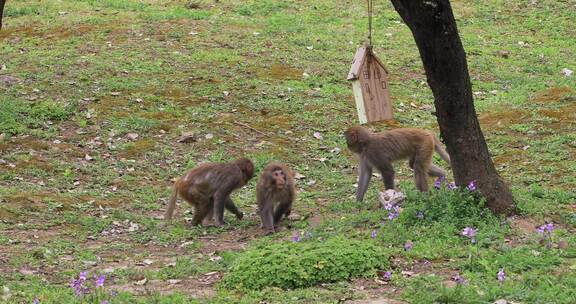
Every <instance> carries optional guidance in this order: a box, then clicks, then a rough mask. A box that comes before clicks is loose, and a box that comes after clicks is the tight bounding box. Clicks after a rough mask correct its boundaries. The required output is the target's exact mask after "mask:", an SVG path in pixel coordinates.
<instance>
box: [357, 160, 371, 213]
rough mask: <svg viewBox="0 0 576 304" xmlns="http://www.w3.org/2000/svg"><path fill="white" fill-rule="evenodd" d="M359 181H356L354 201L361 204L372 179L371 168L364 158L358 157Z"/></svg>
mask: <svg viewBox="0 0 576 304" xmlns="http://www.w3.org/2000/svg"><path fill="white" fill-rule="evenodd" d="M358 171H359V179H358V190H356V200H357V201H358V202H361V201H362V200H364V194H365V193H366V190H367V189H368V184H370V179H371V178H372V166H371V165H370V163H369V162H368V160H367V159H366V158H364V157H360V167H359V168H358Z"/></svg>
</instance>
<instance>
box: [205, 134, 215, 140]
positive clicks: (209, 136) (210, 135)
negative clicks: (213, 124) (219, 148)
mask: <svg viewBox="0 0 576 304" xmlns="http://www.w3.org/2000/svg"><path fill="white" fill-rule="evenodd" d="M204 138H206V139H212V138H214V134H212V133H208V134H206V135H204Z"/></svg>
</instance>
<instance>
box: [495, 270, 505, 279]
mask: <svg viewBox="0 0 576 304" xmlns="http://www.w3.org/2000/svg"><path fill="white" fill-rule="evenodd" d="M497 276H498V281H500V282H504V280H506V273H505V272H504V268H500V270H499V271H498V274H497Z"/></svg>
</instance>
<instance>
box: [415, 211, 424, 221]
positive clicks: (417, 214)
mask: <svg viewBox="0 0 576 304" xmlns="http://www.w3.org/2000/svg"><path fill="white" fill-rule="evenodd" d="M416 217H417V218H418V219H421V220H423V219H424V211H418V212H416Z"/></svg>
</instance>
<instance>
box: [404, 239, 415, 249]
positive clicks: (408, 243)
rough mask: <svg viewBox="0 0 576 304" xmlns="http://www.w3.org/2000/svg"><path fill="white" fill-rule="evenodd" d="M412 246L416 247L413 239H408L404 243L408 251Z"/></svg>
mask: <svg viewBox="0 0 576 304" xmlns="http://www.w3.org/2000/svg"><path fill="white" fill-rule="evenodd" d="M412 247H414V244H412V241H406V243H405V244H404V250H406V251H410V250H412Z"/></svg>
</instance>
